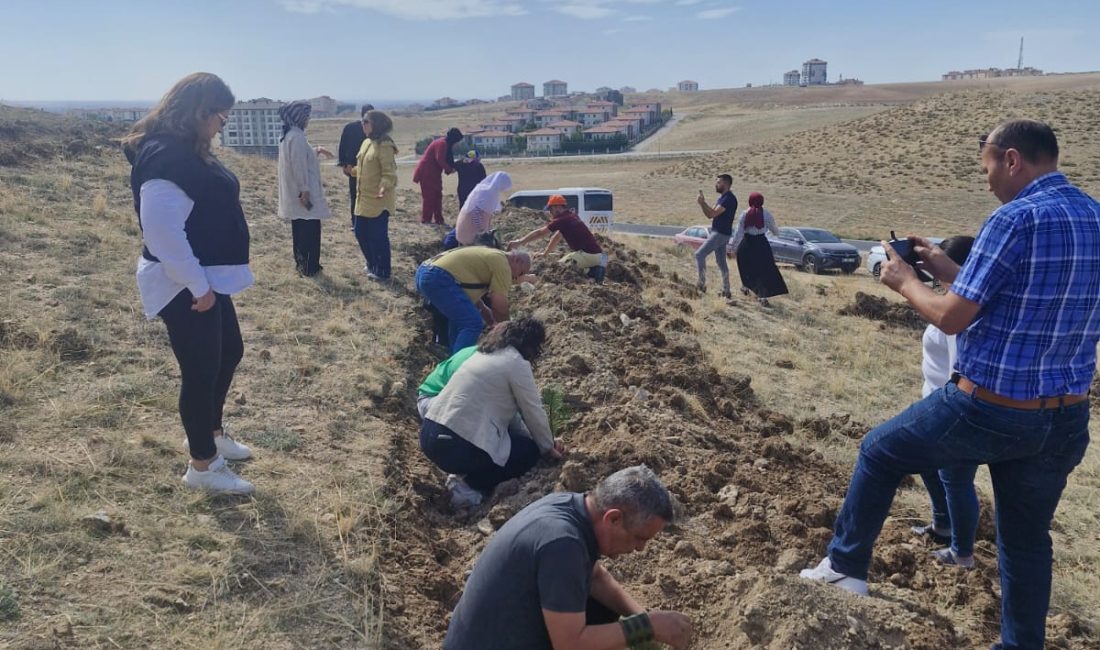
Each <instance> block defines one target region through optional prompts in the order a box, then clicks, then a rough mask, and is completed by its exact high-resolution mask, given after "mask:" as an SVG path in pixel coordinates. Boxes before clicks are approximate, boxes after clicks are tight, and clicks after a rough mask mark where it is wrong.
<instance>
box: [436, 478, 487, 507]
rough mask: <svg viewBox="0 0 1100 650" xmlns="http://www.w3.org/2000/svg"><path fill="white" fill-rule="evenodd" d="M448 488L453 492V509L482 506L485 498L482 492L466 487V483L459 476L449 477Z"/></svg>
mask: <svg viewBox="0 0 1100 650" xmlns="http://www.w3.org/2000/svg"><path fill="white" fill-rule="evenodd" d="M446 486H447V489H448V490H450V492H451V507H453V508H455V509H458V508H472V507H474V506H477V505H481V501H482V500H483V499H484V498H485V497H484V496H483V495H482V494H481V493H480V492H478V491H477V490H475V489H473V488H472V487H470V486H469V485H466V481H463V480H462V477H461V476H459V475H457V474H448V475H447V482H446Z"/></svg>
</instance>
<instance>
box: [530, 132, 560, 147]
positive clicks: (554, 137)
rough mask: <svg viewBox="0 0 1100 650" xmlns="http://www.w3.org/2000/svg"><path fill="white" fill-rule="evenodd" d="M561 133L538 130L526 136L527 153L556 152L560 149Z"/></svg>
mask: <svg viewBox="0 0 1100 650" xmlns="http://www.w3.org/2000/svg"><path fill="white" fill-rule="evenodd" d="M562 135H563V134H562V132H561V131H559V130H557V129H539V130H538V131H531V132H530V133H528V134H527V150H528V151H557V150H558V149H561V139H562Z"/></svg>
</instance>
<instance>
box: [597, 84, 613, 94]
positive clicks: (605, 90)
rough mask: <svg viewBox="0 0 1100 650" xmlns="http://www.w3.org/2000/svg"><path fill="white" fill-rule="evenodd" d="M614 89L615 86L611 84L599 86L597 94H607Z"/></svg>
mask: <svg viewBox="0 0 1100 650" xmlns="http://www.w3.org/2000/svg"><path fill="white" fill-rule="evenodd" d="M612 90H614V88H612V87H610V86H600V87H599V88H597V89H596V91H595V93H596V94H597V95H604V94H607V93H609V92H611V91H612Z"/></svg>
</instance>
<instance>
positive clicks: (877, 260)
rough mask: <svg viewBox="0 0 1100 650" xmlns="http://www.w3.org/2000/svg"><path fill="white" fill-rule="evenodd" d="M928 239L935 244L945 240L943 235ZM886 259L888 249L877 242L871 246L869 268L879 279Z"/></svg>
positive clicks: (868, 255) (868, 257)
mask: <svg viewBox="0 0 1100 650" xmlns="http://www.w3.org/2000/svg"><path fill="white" fill-rule="evenodd" d="M928 241H930V242H932V243H933V244H939V243H940V242H942V241H943V237H929V238H928ZM885 261H886V251H884V250H883V249H882V245H881V244H877V245H875V246H872V247H871V252H870V253H868V254H867V270H868V271H870V272H871V275H873V276H875V279H876V280H877V279H878V276H879V272H880V271H881V270H882V263H883V262H885Z"/></svg>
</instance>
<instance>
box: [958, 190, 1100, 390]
mask: <svg viewBox="0 0 1100 650" xmlns="http://www.w3.org/2000/svg"><path fill="white" fill-rule="evenodd" d="M951 291H953V292H954V293H956V294H958V295H959V296H962V297H963V298H966V299H968V300H972V301H974V302H976V303H978V304H979V305H981V310H980V311H979V312H978V317H977V318H976V319H975V321H974V322H973V323H972V324H971V325H970V327H969V328H967V329H966V331H964V332H962V333H960V334H959V338H958V351H959V356H958V364H957V368H958V371H959V373H961V374H962V375H963V376H965V377H967V378H968V379H970V380H971V381H973V382H974V383H975V384H977V385H979V386H982V387H983V388H986V389H988V390H991V391H993V392H994V393H997V394H999V395H1004V396H1006V397H1011V398H1013V399H1034V398H1036V397H1052V396H1056V395H1069V394H1080V393H1085V392H1086V391H1088V389H1089V384H1090V382H1091V381H1092V375H1093V372H1094V371H1095V370H1096V345H1097V341H1098V340H1100V203H1097V202H1096V200H1094V199H1093V198H1092V197H1090V196H1089V195H1088V194H1085V193H1084V192H1082V191H1081V190H1079V189H1077V188H1076V187H1074V186H1073V185H1071V184H1070V182H1069V181H1068V180H1067V179H1066V177H1065V176H1064V175H1062V173H1061V172H1052V173H1050V174H1046V175H1044V176H1041V177H1039V178H1037V179H1035V180H1034V181H1032V182H1031V183H1030V184H1028V185H1027V187H1025V188H1024V189H1023V190H1021V191H1020V193H1019V194H1018V195H1017V196H1016V198H1015V199H1013V200H1012V201H1010V202H1009V203H1006V204H1004V205H1002V206H1001V207H1000V208H998V209H997V210H996V211H995V212H994V213H993V214H992V215H990V217H989V219H987V220H986V222H985V223H984V224H982V227H981V230H980V231H979V232H978V238H977V240H976V241H975V242H974V248H973V250H971V252H970V257H969V258H967V260H966V263H965V264H964V265H963V267H962V270H961V271H960V272H959V275H958V277H957V278H956V279H955V282H954V283H953V284H952V285H951Z"/></svg>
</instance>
